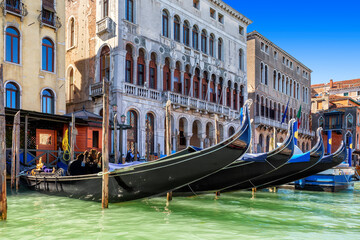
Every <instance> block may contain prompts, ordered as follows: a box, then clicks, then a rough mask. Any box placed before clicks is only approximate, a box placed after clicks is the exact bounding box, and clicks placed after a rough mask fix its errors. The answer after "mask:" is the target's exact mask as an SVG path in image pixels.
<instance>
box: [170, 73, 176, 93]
mask: <svg viewBox="0 0 360 240" xmlns="http://www.w3.org/2000/svg"><path fill="white" fill-rule="evenodd" d="M170 72H171V79H170V84H171V85H170V90H171V92H174V79H175V69H174V68H170Z"/></svg>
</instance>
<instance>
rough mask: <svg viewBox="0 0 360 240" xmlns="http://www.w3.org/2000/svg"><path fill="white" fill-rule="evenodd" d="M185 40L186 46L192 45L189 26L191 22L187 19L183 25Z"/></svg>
mask: <svg viewBox="0 0 360 240" xmlns="http://www.w3.org/2000/svg"><path fill="white" fill-rule="evenodd" d="M183 31H184V34H183V38H184V39H183V42H184V44H185V45H186V46H189V45H190V36H189V35H190V27H189V23H188V22H187V21H185V22H184V26H183Z"/></svg>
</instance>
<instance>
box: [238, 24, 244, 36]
mask: <svg viewBox="0 0 360 240" xmlns="http://www.w3.org/2000/svg"><path fill="white" fill-rule="evenodd" d="M239 34H240V35H244V28H243V27H242V26H239Z"/></svg>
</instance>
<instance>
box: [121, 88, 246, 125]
mask: <svg viewBox="0 0 360 240" xmlns="http://www.w3.org/2000/svg"><path fill="white" fill-rule="evenodd" d="M124 93H125V94H126V95H128V96H135V97H137V98H143V99H147V100H154V101H159V102H163V103H164V102H166V101H167V100H170V101H171V103H172V104H173V105H176V106H179V107H184V108H186V109H187V110H194V111H196V112H203V113H209V114H214V113H216V114H219V115H222V116H224V117H228V118H230V119H236V118H238V117H239V116H240V113H239V112H238V111H235V110H232V109H230V108H229V107H226V106H223V105H219V104H215V103H212V102H208V101H204V100H200V99H197V98H192V97H188V96H184V95H182V94H178V93H173V92H162V91H158V90H154V89H149V88H145V87H141V86H137V85H133V84H129V83H125V91H124Z"/></svg>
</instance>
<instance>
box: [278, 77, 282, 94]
mask: <svg viewBox="0 0 360 240" xmlns="http://www.w3.org/2000/svg"><path fill="white" fill-rule="evenodd" d="M277 81H278V87H277V88H278V91H279V92H281V91H282V87H281V74H280V73H278V79H277Z"/></svg>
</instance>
